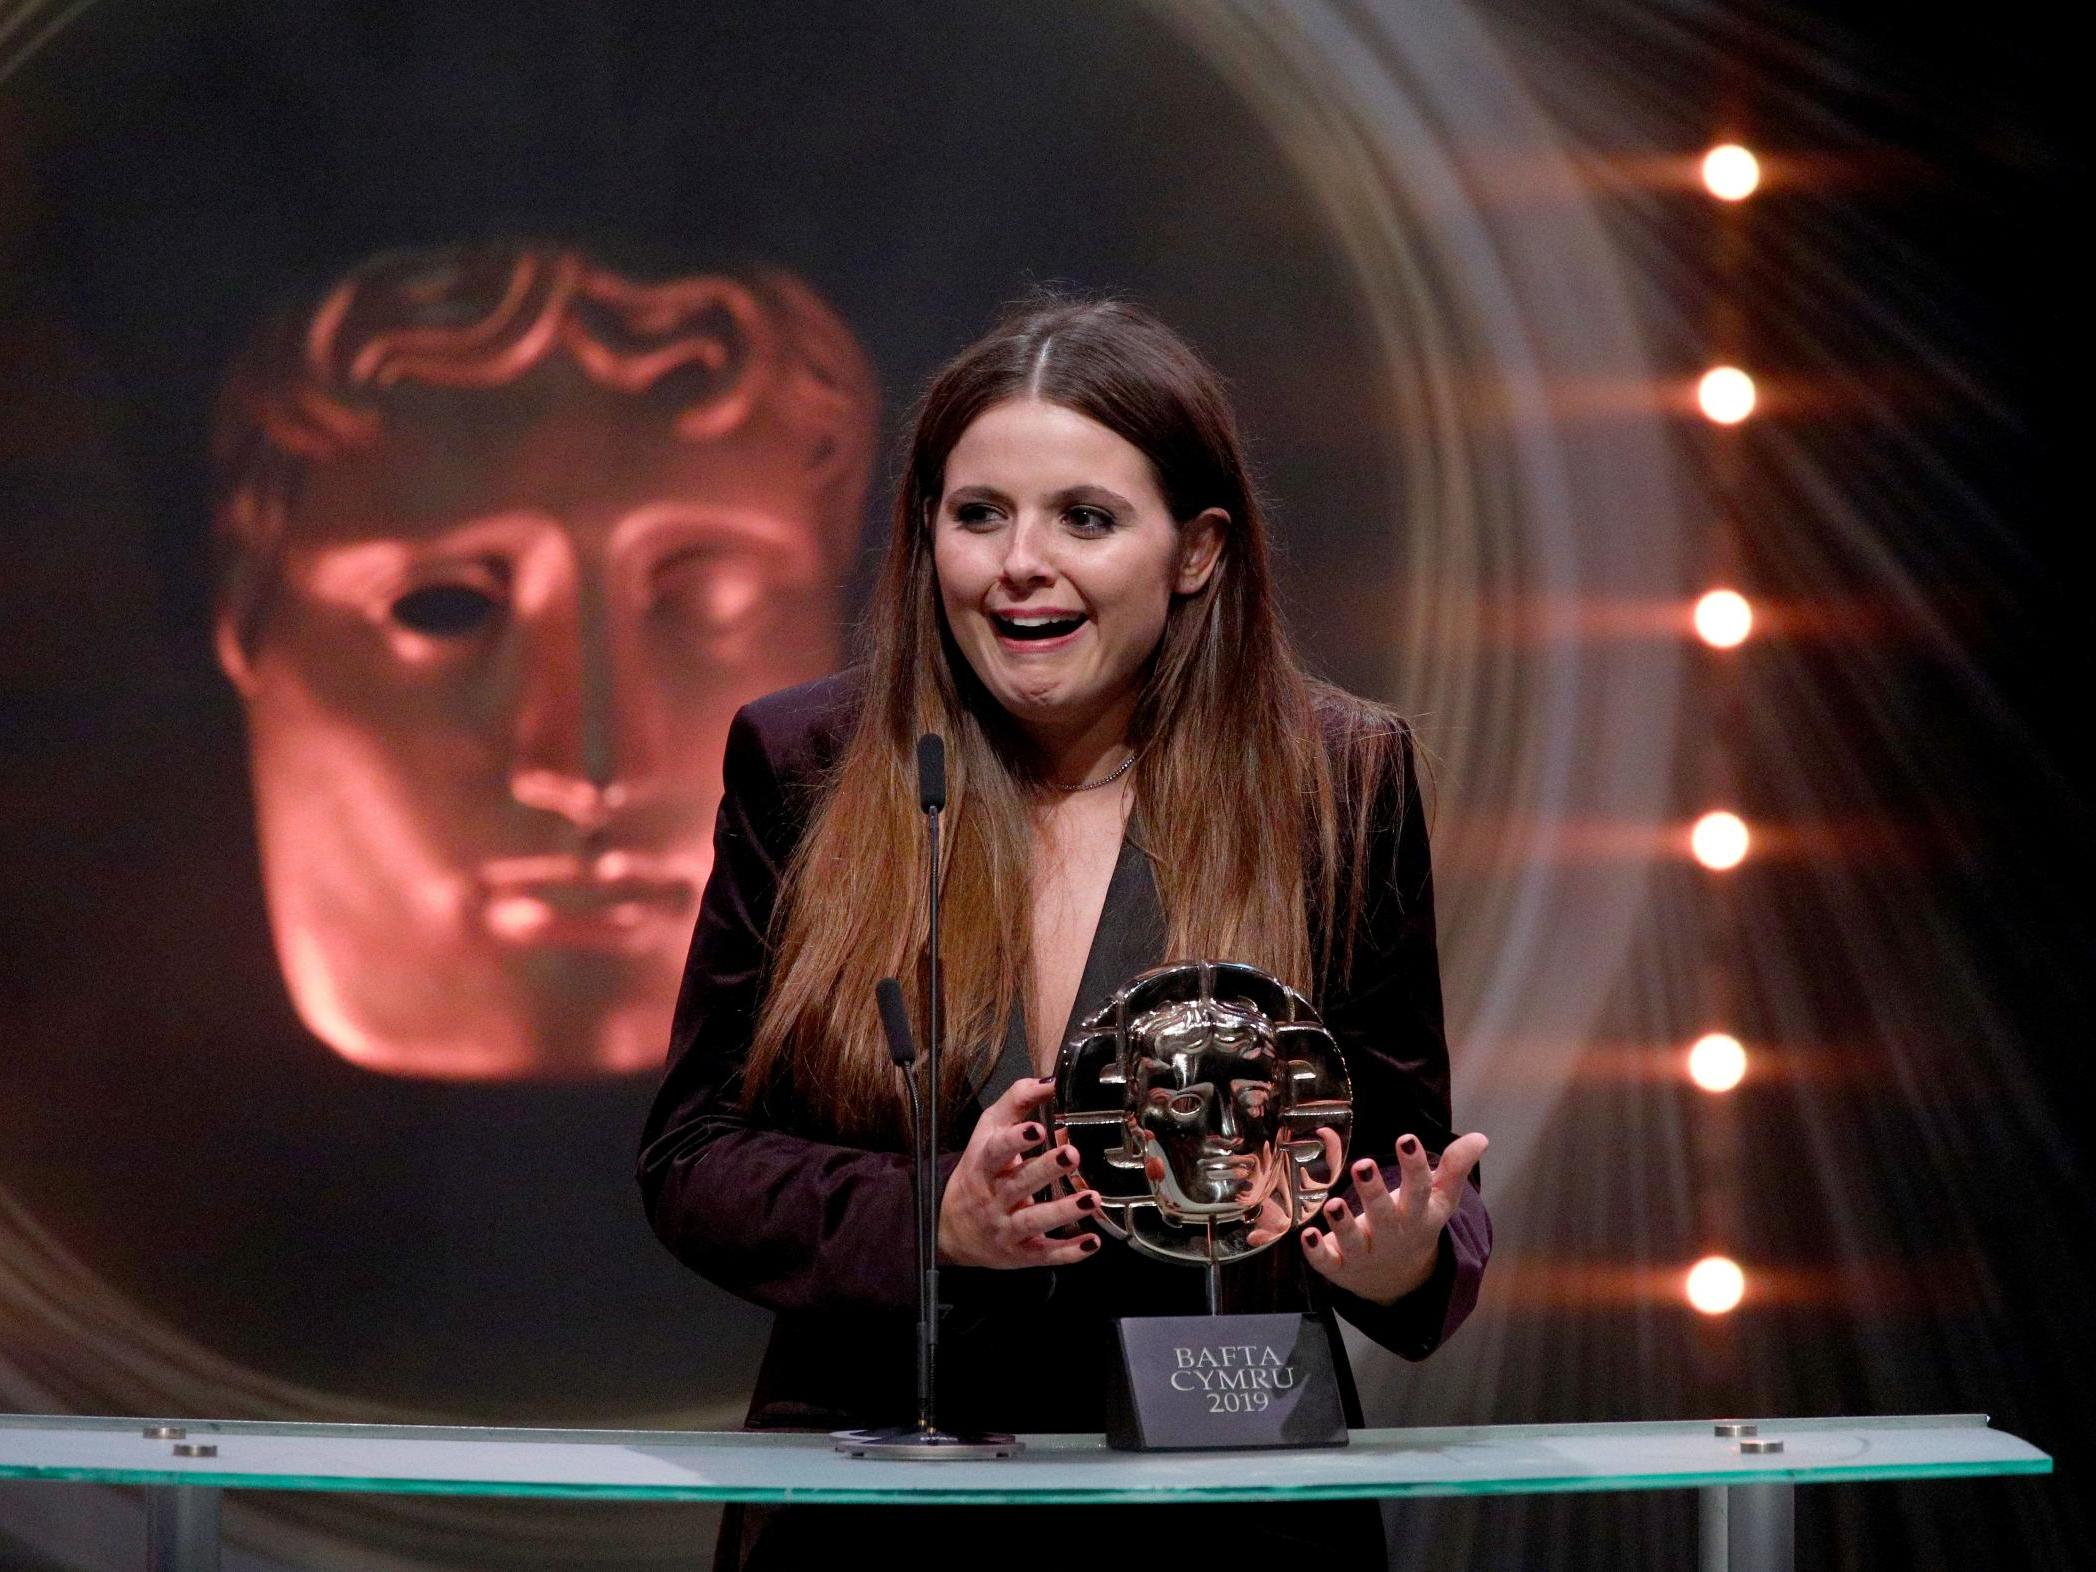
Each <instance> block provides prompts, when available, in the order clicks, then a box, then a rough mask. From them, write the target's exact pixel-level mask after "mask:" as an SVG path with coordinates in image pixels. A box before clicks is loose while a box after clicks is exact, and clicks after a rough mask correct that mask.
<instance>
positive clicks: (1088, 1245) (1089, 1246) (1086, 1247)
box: [1077, 1237, 1099, 1255]
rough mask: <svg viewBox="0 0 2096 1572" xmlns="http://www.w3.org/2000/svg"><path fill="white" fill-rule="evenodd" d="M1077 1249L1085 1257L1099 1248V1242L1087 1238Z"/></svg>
mask: <svg viewBox="0 0 2096 1572" xmlns="http://www.w3.org/2000/svg"><path fill="white" fill-rule="evenodd" d="M1077 1248H1078V1249H1080V1250H1082V1251H1083V1252H1084V1253H1085V1254H1086V1255H1090V1254H1091V1253H1092V1252H1093V1251H1094V1250H1096V1249H1098V1248H1099V1241H1098V1239H1096V1238H1092V1237H1087V1238H1086V1240H1085V1241H1084V1243H1083V1244H1081V1245H1079V1246H1078V1247H1077Z"/></svg>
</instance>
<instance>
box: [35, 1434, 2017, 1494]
mask: <svg viewBox="0 0 2096 1572" xmlns="http://www.w3.org/2000/svg"><path fill="white" fill-rule="evenodd" d="M1749 1422H1750V1423H1753V1424H1755V1425H1756V1426H1757V1429H1758V1439H1760V1440H1762V1441H1768V1440H1780V1441H1781V1442H1782V1443H1783V1446H1782V1449H1781V1450H1780V1451H1776V1452H1768V1453H1762V1454H1759V1455H1748V1454H1747V1453H1743V1452H1742V1450H1741V1444H1740V1442H1739V1441H1738V1440H1736V1439H1728V1438H1725V1437H1720V1436H1719V1435H1717V1434H1716V1433H1715V1430H1714V1427H1713V1424H1712V1423H1711V1422H1710V1421H1704V1420H1680V1421H1671V1420H1670V1421H1656V1422H1649V1423H1637V1424H1583V1425H1481V1426H1472V1427H1456V1428H1447V1429H1417V1430H1356V1431H1354V1432H1352V1434H1351V1436H1350V1439H1349V1444H1348V1445H1346V1446H1343V1447H1332V1448H1324V1449H1317V1450H1293V1451H1258V1452H1148V1453H1138V1452H1116V1451H1112V1450H1110V1449H1109V1448H1108V1447H1107V1446H1106V1443H1105V1441H1104V1439H1103V1438H1102V1437H1100V1436H1096V1435H1041V1436H1026V1437H1023V1438H1022V1439H1023V1440H1024V1441H1025V1443H1026V1449H1025V1451H1024V1452H1023V1453H1021V1454H1020V1455H1019V1456H1017V1457H1015V1458H1011V1459H1007V1460H1002V1461H983V1462H961V1461H950V1462H949V1461H928V1462H913V1461H899V1462H898V1461H880V1460H874V1459H861V1458H851V1457H846V1456H844V1455H843V1454H841V1453H839V1452H837V1451H835V1450H833V1448H832V1445H831V1442H830V1440H829V1438H828V1437H827V1436H826V1435H815V1434H806V1433H800V1432H792V1433H785V1432H771V1433H750V1432H743V1431H726V1432H720V1431H678V1430H490V1429H469V1428H455V1427H451V1426H410V1425H326V1424H271V1423H267V1422H262V1421H251V1420H167V1419H148V1418H137V1419H90V1418H72V1417H65V1418H52V1417H39V1416H30V1415H9V1416H0V1479H42V1480H82V1481H92V1482H98V1483H103V1484H124V1485H200V1486H224V1487H230V1488H248V1489H269V1490H351V1491H384V1492H399V1493H410V1494H425V1495H485V1496H540V1497H590V1498H598V1499H604V1500H662V1501H788V1500H791V1501H797V1502H826V1503H833V1504H840V1505H841V1504H847V1503H852V1504H876V1503H901V1502H913V1503H918V1504H924V1505H933V1504H944V1505H963V1504H972V1505H1000V1504H1010V1503H1017V1502H1036V1503H1087V1504H1104V1503H1120V1502H1144V1501H1180V1502H1184V1501H1190V1500H1196V1501H1197V1500H1211V1501H1260V1500H1276V1499H1281V1498H1300V1499H1306V1500H1314V1499H1338V1498H1343V1497H1351V1496H1376V1497H1382V1496H1433V1495H1495V1494H1525V1493H1530V1492H1538V1491H1566V1490H1658V1489H1684V1488H1689V1487H1695V1486H1706V1485H1721V1486H1722V1485H1748V1484H1775V1483H1779V1482H1781V1483H1791V1484H1814V1483H1835V1482H1838V1481H1845V1480H1865V1479H1931V1478H1946V1477H1952V1476H1969V1475H1981V1474H2045V1473H2050V1472H2051V1471H2052V1459H2051V1458H2049V1457H2047V1456H2046V1455H2045V1454H2044V1453H2043V1452H2040V1451H2039V1450H2038V1449H2037V1448H2036V1447H2033V1446H2031V1445H2030V1444H2029V1443H2028V1442H2025V1441H2021V1440H2018V1439H2017V1438H2016V1437H2015V1436H2012V1435H2009V1434H2007V1433H2006V1432H2004V1431H2000V1430H1995V1429H1992V1428H1990V1427H1989V1425H1988V1424H1987V1420H1986V1416H1985V1415H1982V1414H1935V1415H1901V1416H1896V1417H1888V1418H1877V1419H1762V1420H1757V1421H1749ZM155 1427H179V1429H180V1430H181V1431H182V1432H183V1434H182V1435H181V1436H180V1437H179V1438H176V1437H174V1436H171V1435H159V1436H149V1435H148V1434H147V1433H146V1432H147V1431H148V1429H150V1428H155ZM177 1446H182V1447H184V1448H186V1449H189V1450H190V1451H192V1452H201V1451H204V1450H205V1449H215V1451H213V1452H212V1454H211V1455H201V1456H197V1455H191V1456H178V1455H177V1454H176V1452H175V1448H176V1447H177Z"/></svg>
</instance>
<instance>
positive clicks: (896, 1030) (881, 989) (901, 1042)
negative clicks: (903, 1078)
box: [873, 977, 917, 1069]
mask: <svg viewBox="0 0 2096 1572" xmlns="http://www.w3.org/2000/svg"><path fill="white" fill-rule="evenodd" d="M873 996H874V998H875V999H876V1000H878V1001H879V1002H880V1006H881V1025H882V1027H883V1028H884V1029H885V1030H886V1031H887V1033H888V1057H889V1058H891V1059H893V1060H894V1061H895V1062H896V1063H897V1064H899V1065H901V1066H903V1067H904V1068H905V1069H907V1068H909V1066H910V1065H911V1064H913V1063H915V1062H916V1059H917V1039H916V1038H914V1037H912V1036H911V1035H910V1012H909V1011H908V1010H906V1009H904V1008H903V1003H902V984H901V983H899V982H897V981H896V980H895V979H894V978H893V977H883V978H882V979H881V980H880V981H879V982H877V983H875V984H874V985H873Z"/></svg>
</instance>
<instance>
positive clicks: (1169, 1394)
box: [1106, 1312, 1347, 1452]
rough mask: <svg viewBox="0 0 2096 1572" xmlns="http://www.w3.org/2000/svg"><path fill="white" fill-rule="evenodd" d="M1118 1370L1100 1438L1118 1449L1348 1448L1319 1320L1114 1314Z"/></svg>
mask: <svg viewBox="0 0 2096 1572" xmlns="http://www.w3.org/2000/svg"><path fill="white" fill-rule="evenodd" d="M1114 1329H1115V1331H1116V1332H1117V1333H1118V1334H1119V1338H1120V1344H1121V1359H1120V1368H1119V1369H1118V1370H1116V1371H1115V1372H1114V1375H1115V1377H1116V1379H1115V1381H1114V1383H1113V1385H1112V1386H1111V1387H1109V1389H1108V1392H1107V1419H1106V1444H1107V1445H1108V1446H1110V1447H1114V1448H1115V1449H1117V1450H1119V1451H1123V1452H1208V1451H1239V1450H1249V1449H1253V1448H1267V1447H1299V1446H1345V1445H1346V1444H1347V1435H1346V1417H1345V1412H1344V1409H1343V1407H1342V1405H1341V1403H1340V1401H1339V1379H1338V1374H1337V1372H1336V1371H1335V1370H1334V1369H1333V1367H1332V1345H1331V1344H1330V1343H1329V1342H1327V1341H1326V1339H1325V1331H1324V1328H1323V1327H1322V1326H1320V1325H1319V1324H1318V1320H1317V1317H1315V1316H1312V1315H1303V1314H1299V1313H1294V1312H1289V1313H1281V1314H1269V1315H1158V1316H1132V1317H1129V1318H1127V1319H1124V1320H1120V1321H1116V1322H1115V1323H1114Z"/></svg>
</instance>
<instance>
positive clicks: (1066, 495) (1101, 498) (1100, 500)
mask: <svg viewBox="0 0 2096 1572" xmlns="http://www.w3.org/2000/svg"><path fill="white" fill-rule="evenodd" d="M1050 500H1051V501H1053V502H1054V503H1055V504H1056V505H1057V506H1058V507H1067V506H1069V505H1070V504H1071V503H1073V502H1090V503H1094V504H1096V505H1097V506H1099V507H1104V508H1119V509H1120V510H1121V511H1122V512H1124V513H1133V512H1134V511H1135V504H1134V503H1132V502H1130V501H1129V500H1128V499H1127V498H1126V497H1124V496H1122V495H1121V494H1120V493H1119V492H1118V491H1109V490H1107V489H1106V487H1104V486H1066V487H1064V488H1063V489H1062V490H1061V491H1058V492H1057V493H1056V494H1055V495H1054V497H1052V498H1051V499H1050Z"/></svg>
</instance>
